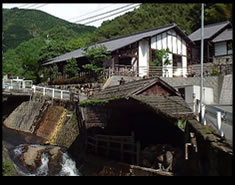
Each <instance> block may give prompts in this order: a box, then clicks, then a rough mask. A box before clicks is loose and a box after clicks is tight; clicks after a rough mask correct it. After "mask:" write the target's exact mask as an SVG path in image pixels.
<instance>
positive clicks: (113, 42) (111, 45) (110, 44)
mask: <svg viewBox="0 0 235 185" xmlns="http://www.w3.org/2000/svg"><path fill="white" fill-rule="evenodd" d="M172 28H175V29H177V30H178V31H179V32H180V33H181V35H184V38H185V39H186V40H187V41H188V42H192V41H191V40H190V39H189V38H188V37H187V35H186V34H185V33H184V32H183V31H182V30H181V29H180V28H179V27H178V26H177V25H176V24H175V23H173V24H168V25H165V26H161V27H157V28H154V29H150V30H146V31H142V32H138V33H134V34H131V35H127V36H123V37H118V38H115V39H110V40H106V41H102V42H98V43H96V44H94V45H92V46H90V47H93V46H101V45H104V46H106V47H107V49H108V51H111V52H112V51H115V50H117V49H120V48H122V47H125V46H127V45H130V44H132V43H135V42H137V41H139V40H141V39H144V38H147V37H152V36H155V35H157V34H160V33H162V32H165V31H167V30H169V29H172ZM82 53H83V50H82V49H78V50H75V51H72V52H70V53H66V54H64V55H61V56H58V57H55V58H53V59H51V60H50V61H48V62H46V63H44V64H43V65H48V64H52V63H56V62H61V61H66V60H68V59H71V58H80V57H83V54H82Z"/></svg>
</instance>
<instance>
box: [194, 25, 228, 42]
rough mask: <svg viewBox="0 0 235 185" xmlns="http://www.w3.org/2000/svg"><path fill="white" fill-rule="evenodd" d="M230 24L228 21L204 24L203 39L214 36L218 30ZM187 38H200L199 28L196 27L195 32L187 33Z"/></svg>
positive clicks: (196, 39)
mask: <svg viewBox="0 0 235 185" xmlns="http://www.w3.org/2000/svg"><path fill="white" fill-rule="evenodd" d="M228 25H231V23H230V22H229V21H225V22H220V23H215V24H209V25H205V26H204V39H211V38H212V37H213V36H215V35H216V34H217V33H218V32H219V31H221V30H222V29H224V28H225V27H226V26H228ZM189 38H190V39H191V40H192V41H199V40H201V28H199V29H197V30H196V31H195V32H193V33H192V34H190V35H189Z"/></svg>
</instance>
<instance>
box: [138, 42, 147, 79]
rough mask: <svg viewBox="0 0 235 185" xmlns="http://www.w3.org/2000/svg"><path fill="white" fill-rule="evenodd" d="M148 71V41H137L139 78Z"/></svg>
mask: <svg viewBox="0 0 235 185" xmlns="http://www.w3.org/2000/svg"><path fill="white" fill-rule="evenodd" d="M148 69H149V41H148V40H145V39H144V40H141V41H139V76H140V77H143V76H146V75H148Z"/></svg>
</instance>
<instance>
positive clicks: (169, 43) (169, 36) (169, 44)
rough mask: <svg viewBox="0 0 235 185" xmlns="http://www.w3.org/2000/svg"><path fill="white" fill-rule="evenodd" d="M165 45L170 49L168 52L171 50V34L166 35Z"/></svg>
mask: <svg viewBox="0 0 235 185" xmlns="http://www.w3.org/2000/svg"><path fill="white" fill-rule="evenodd" d="M168 33H169V34H171V31H168ZM167 46H168V48H169V50H170V52H172V47H173V46H172V36H171V35H167Z"/></svg>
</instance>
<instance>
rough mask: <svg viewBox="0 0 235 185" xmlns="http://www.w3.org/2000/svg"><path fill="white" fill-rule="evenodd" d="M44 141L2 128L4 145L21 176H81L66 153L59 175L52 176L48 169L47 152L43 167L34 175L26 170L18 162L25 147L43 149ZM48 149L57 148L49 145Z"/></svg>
mask: <svg viewBox="0 0 235 185" xmlns="http://www.w3.org/2000/svg"><path fill="white" fill-rule="evenodd" d="M44 141H45V140H44V139H43V138H41V137H38V136H35V135H33V134H30V133H25V132H21V131H16V130H13V129H9V128H6V127H5V126H2V142H3V145H5V146H6V148H7V149H8V151H9V155H10V157H11V159H12V161H13V162H14V165H15V167H16V170H17V172H18V175H19V176H81V173H80V172H79V171H78V169H77V168H76V163H75V161H74V160H73V159H72V158H71V157H70V155H69V154H68V152H66V151H65V152H63V154H62V157H61V160H60V165H61V170H60V171H59V172H58V173H55V174H53V175H51V174H52V173H50V171H49V168H48V163H49V156H48V154H47V153H46V152H43V153H42V155H41V165H40V166H39V167H37V169H36V170H35V172H33V173H32V172H29V171H27V170H26V168H24V167H23V165H21V164H20V162H19V160H18V156H19V155H22V152H23V146H25V144H28V146H31V147H40V146H41V147H42V146H45V145H42V143H44ZM46 147H48V148H53V147H55V146H49V145H47V146H46Z"/></svg>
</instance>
